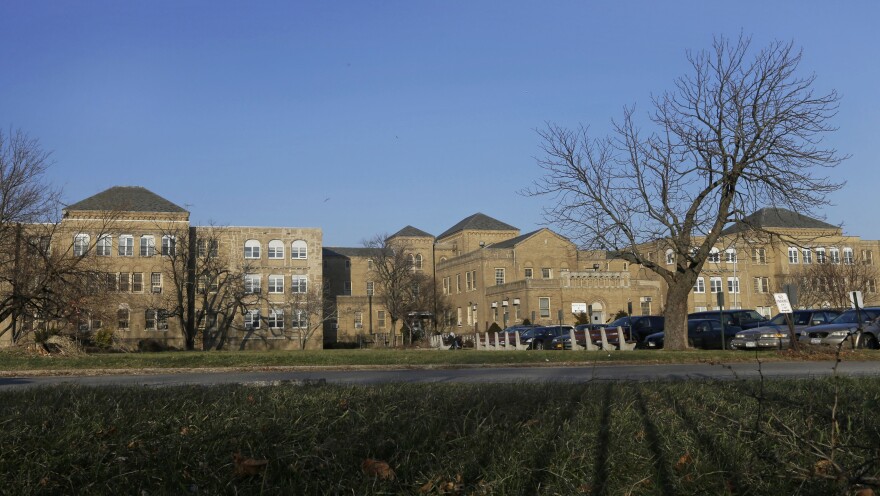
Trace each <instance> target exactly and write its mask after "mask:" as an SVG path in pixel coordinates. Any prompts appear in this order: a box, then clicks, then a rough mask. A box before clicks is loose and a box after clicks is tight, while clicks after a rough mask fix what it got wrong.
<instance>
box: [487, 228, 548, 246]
mask: <svg viewBox="0 0 880 496" xmlns="http://www.w3.org/2000/svg"><path fill="white" fill-rule="evenodd" d="M544 229H545V228H541V229H538V230H537V231H532V232H530V233H525V234H523V235H521V236H517V237H515V238H510V239H506V240H504V241H500V242H498V243H493V244H491V245H489V246H487V247H486V248H513V247H515V246H516V245H518V244H520V243H521V242H523V241H525V240H527V239H529V238H531V237H532V236H534V235H535V234H538V233H539V232H541V231H543V230H544Z"/></svg>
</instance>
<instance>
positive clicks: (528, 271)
mask: <svg viewBox="0 0 880 496" xmlns="http://www.w3.org/2000/svg"><path fill="white" fill-rule="evenodd" d="M525 276H526V279H531V278H532V268H531V267H526V273H525Z"/></svg>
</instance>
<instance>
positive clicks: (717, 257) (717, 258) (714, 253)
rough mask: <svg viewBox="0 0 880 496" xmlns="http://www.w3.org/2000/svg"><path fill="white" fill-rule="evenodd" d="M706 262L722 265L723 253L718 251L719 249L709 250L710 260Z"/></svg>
mask: <svg viewBox="0 0 880 496" xmlns="http://www.w3.org/2000/svg"><path fill="white" fill-rule="evenodd" d="M706 261H707V262H712V263H720V262H721V252H720V251H718V248H715V247H714V246H713V247H712V249H711V250H709V258H708V259H707V260H706Z"/></svg>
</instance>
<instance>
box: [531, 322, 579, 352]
mask: <svg viewBox="0 0 880 496" xmlns="http://www.w3.org/2000/svg"><path fill="white" fill-rule="evenodd" d="M571 329H574V327H572V326H570V325H555V326H546V327H537V328H535V329H530V330H528V331H526V332H524V333H523V334H521V335H520V337H519V340H520V343H521V344H524V345H526V346H528V349H530V350H544V349H550V343H551V342H552V341H553V338H555V337H557V336H561V335H563V334H568V333H569V331H570V330H571ZM523 338H525V339H523Z"/></svg>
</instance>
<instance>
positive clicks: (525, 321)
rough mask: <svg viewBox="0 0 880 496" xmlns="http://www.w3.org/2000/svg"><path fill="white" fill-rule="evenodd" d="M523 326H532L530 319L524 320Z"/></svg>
mask: <svg viewBox="0 0 880 496" xmlns="http://www.w3.org/2000/svg"><path fill="white" fill-rule="evenodd" d="M522 325H532V321H531V320H529V319H523V323H522Z"/></svg>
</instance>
